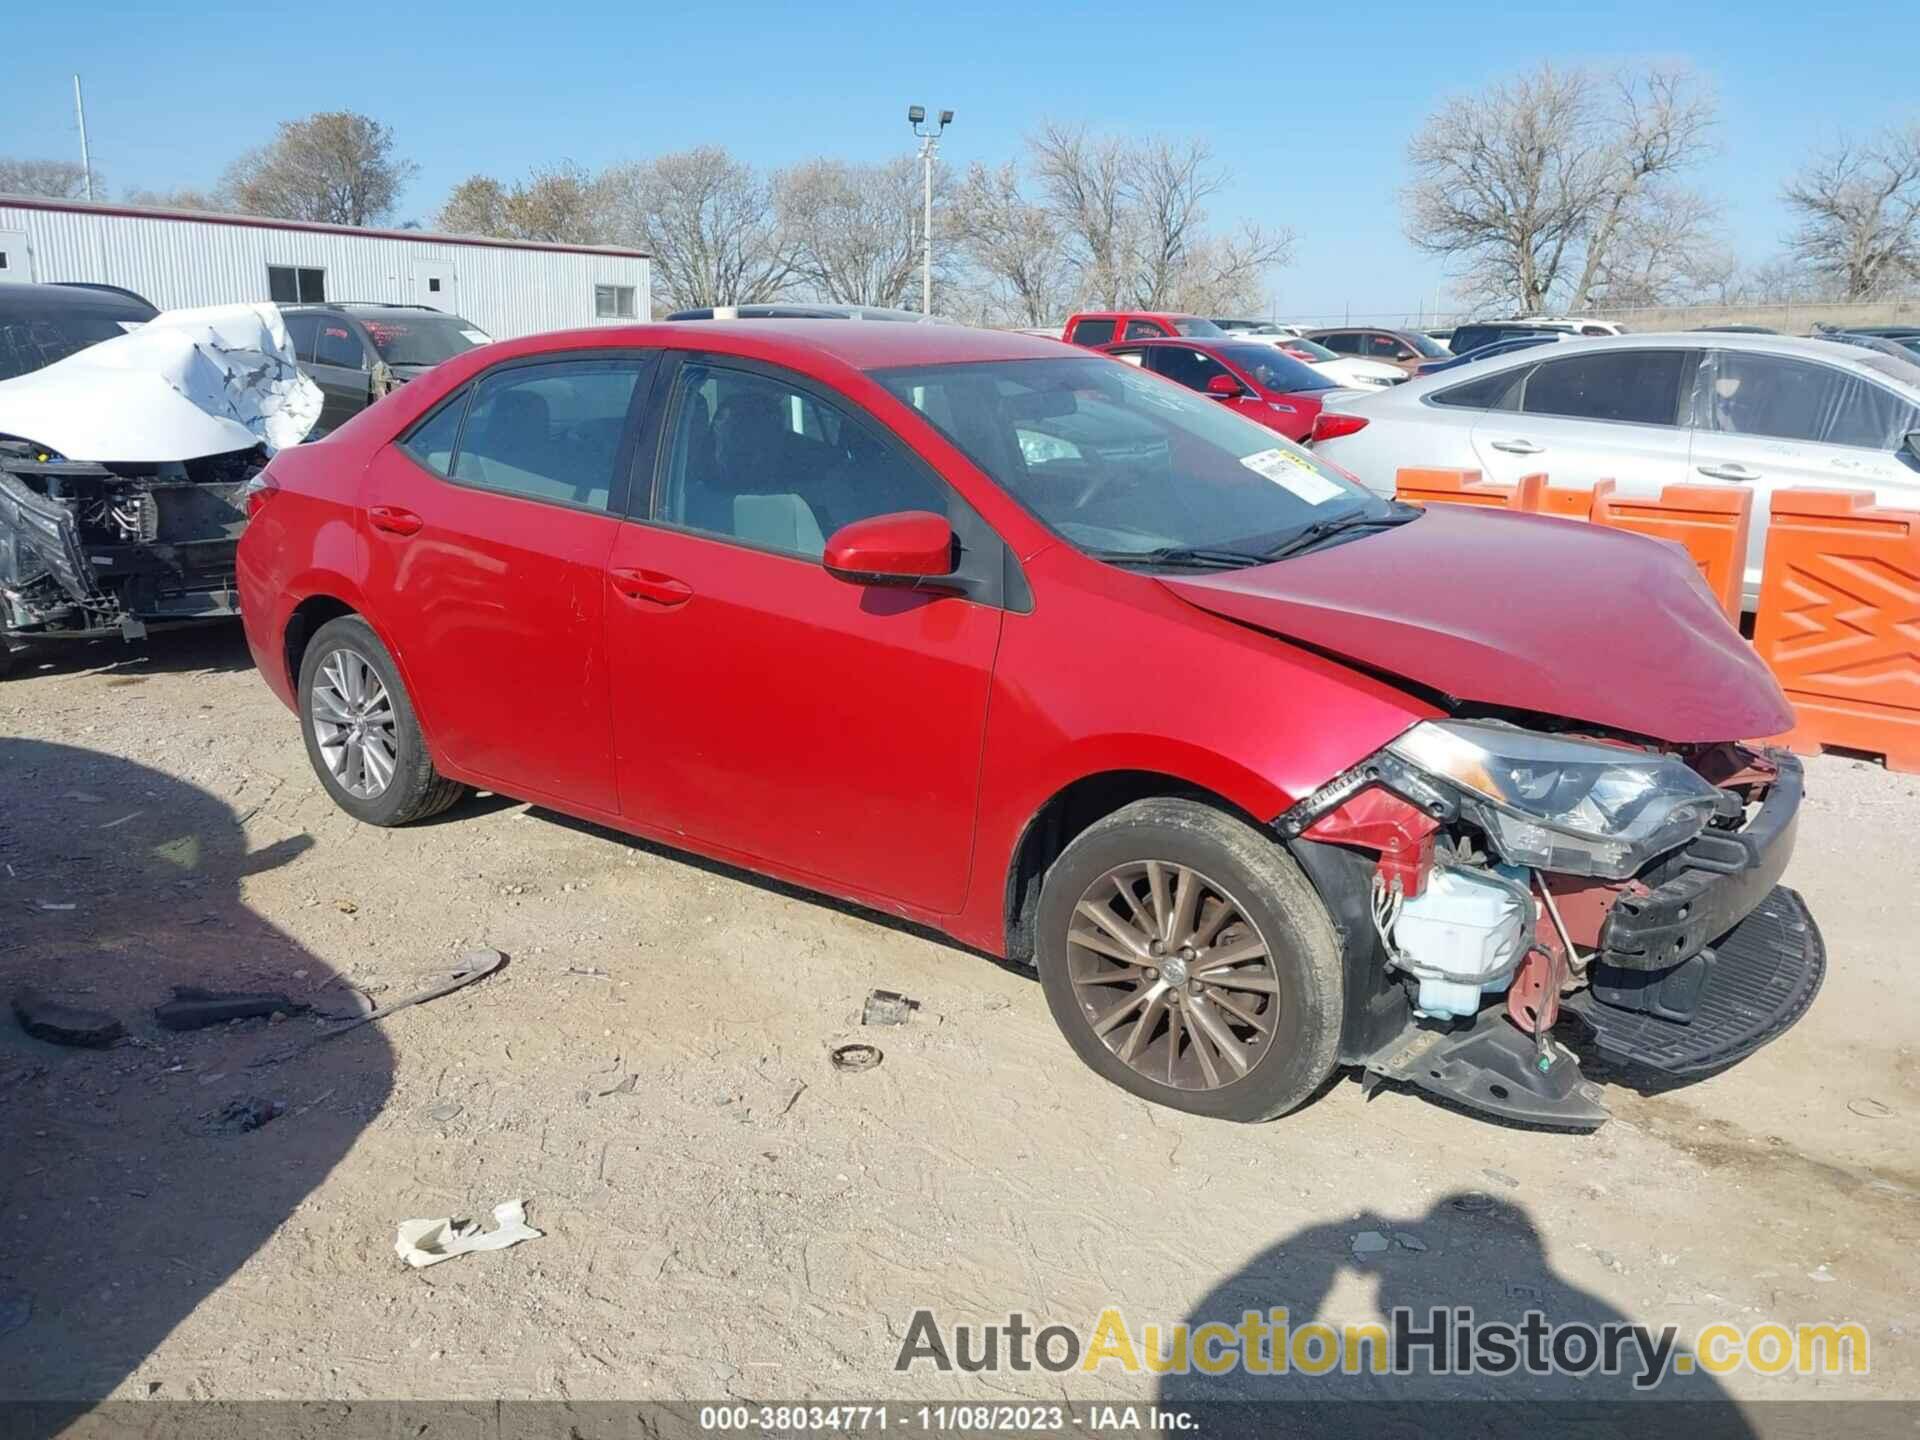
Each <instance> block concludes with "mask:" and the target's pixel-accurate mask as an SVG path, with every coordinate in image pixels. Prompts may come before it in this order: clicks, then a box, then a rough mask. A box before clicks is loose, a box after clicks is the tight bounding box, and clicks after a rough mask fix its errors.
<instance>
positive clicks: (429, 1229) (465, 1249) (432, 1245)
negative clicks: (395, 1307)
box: [393, 1200, 545, 1270]
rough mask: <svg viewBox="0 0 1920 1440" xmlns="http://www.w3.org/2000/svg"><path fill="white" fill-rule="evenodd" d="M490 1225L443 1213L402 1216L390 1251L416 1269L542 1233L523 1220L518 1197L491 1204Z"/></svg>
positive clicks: (502, 1247)
mask: <svg viewBox="0 0 1920 1440" xmlns="http://www.w3.org/2000/svg"><path fill="white" fill-rule="evenodd" d="M493 1226H494V1228H493V1229H491V1230H482V1229H481V1228H480V1225H479V1223H478V1222H477V1221H473V1220H462V1221H461V1222H460V1223H459V1224H457V1225H456V1224H455V1223H454V1222H453V1221H452V1220H451V1219H448V1218H446V1217H445V1216H442V1217H441V1218H440V1219H438V1220H402V1221H401V1222H400V1230H399V1233H398V1234H397V1235H396V1236H395V1238H394V1242H393V1251H394V1254H396V1255H398V1256H399V1257H400V1258H401V1259H402V1260H404V1261H406V1262H407V1264H409V1265H411V1266H412V1267H413V1268H414V1269H416V1270H418V1269H421V1268H422V1267H423V1266H427V1265H438V1264H439V1263H440V1262H441V1261H442V1260H451V1259H453V1257H454V1256H456V1255H465V1254H467V1253H469V1252H470V1251H474V1250H504V1249H506V1248H507V1247H508V1246H509V1245H518V1244H519V1243H520V1242H521V1241H522V1240H538V1239H539V1238H540V1237H541V1235H542V1234H543V1233H545V1232H543V1231H540V1230H535V1229H534V1228H533V1227H532V1226H531V1225H529V1224H527V1207H526V1205H525V1204H524V1203H523V1202H521V1201H519V1200H507V1201H503V1202H502V1203H501V1204H498V1205H496V1206H494V1207H493Z"/></svg>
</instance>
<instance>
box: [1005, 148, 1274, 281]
mask: <svg viewBox="0 0 1920 1440" xmlns="http://www.w3.org/2000/svg"><path fill="white" fill-rule="evenodd" d="M1028 151H1029V155H1030V157H1031V160H1032V165H1033V171H1034V174H1035V177H1036V178H1037V180H1038V181H1039V184H1040V190H1041V194H1042V196H1043V202H1042V203H1043V204H1044V205H1045V208H1046V212H1047V216H1048V219H1049V222H1050V223H1051V225H1052V227H1053V229H1054V231H1055V232H1056V233H1057V234H1058V235H1059V236H1060V237H1061V239H1062V241H1063V250H1064V253H1065V257H1066V260H1067V262H1068V264H1069V265H1070V266H1071V267H1072V270H1073V273H1074V280H1075V287H1074V288H1075V290H1076V291H1077V295H1078V298H1079V300H1080V301H1082V302H1084V303H1090V304H1096V305H1103V306H1140V307H1146V308H1154V309H1168V308H1182V309H1185V308H1201V309H1213V310H1219V309H1223V308H1232V309H1239V308H1245V307H1246V306H1248V305H1249V304H1252V303H1254V302H1257V300H1258V298H1259V292H1260V290H1261V288H1262V287H1261V280H1262V277H1263V275H1264V273H1265V272H1266V271H1267V270H1268V269H1270V268H1272V267H1274V266H1277V265H1284V264H1285V263H1286V262H1287V260H1288V259H1289V258H1290V257H1291V255H1292V249H1293V236H1292V234H1291V233H1290V232H1288V231H1285V230H1281V231H1267V230H1263V229H1262V228H1261V227H1259V226H1257V225H1253V224H1245V225H1243V226H1241V228H1240V230H1239V231H1238V232H1237V233H1235V234H1233V235H1231V236H1223V235H1219V234H1216V233H1214V232H1213V231H1212V230H1210V229H1209V228H1208V223H1207V221H1208V216H1207V209H1206V206H1207V202H1208V201H1209V200H1210V199H1211V198H1212V197H1214V196H1215V195H1217V194H1219V193H1220V191H1222V190H1223V189H1224V188H1225V187H1226V185H1227V181H1228V176H1227V173H1226V171H1225V170H1224V169H1222V168H1221V167H1220V166H1219V165H1217V164H1216V163H1215V160H1214V157H1213V152H1212V151H1211V150H1210V149H1209V148H1208V146H1207V144H1206V142H1204V141H1202V140H1197V139H1189V140H1168V139H1154V140H1145V141H1129V140H1123V139H1118V138H1115V137H1111V136H1095V135H1091V134H1089V133H1088V132H1087V131H1086V130H1084V129H1082V128H1078V127H1070V126H1060V125H1049V126H1047V127H1046V128H1045V129H1043V130H1042V131H1041V132H1040V133H1039V134H1038V135H1036V136H1034V137H1032V138H1031V139H1030V140H1029V141H1028Z"/></svg>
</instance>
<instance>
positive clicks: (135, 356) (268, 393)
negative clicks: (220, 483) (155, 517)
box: [0, 305, 321, 465]
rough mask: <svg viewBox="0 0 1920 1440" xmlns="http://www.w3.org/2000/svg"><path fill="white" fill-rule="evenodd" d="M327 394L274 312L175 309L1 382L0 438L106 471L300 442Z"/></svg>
mask: <svg viewBox="0 0 1920 1440" xmlns="http://www.w3.org/2000/svg"><path fill="white" fill-rule="evenodd" d="M320 405H321V395H320V387H319V386H317V385H315V384H314V383H313V381H312V380H310V379H308V378H307V377H306V376H305V375H303V374H302V373H301V372H300V368H299V366H298V365H296V364H295V363H294V357H293V344H292V342H291V341H290V340H289V339H288V338H287V327H286V322H285V321H283V320H282V319H281V318H280V312H279V310H278V309H276V308H275V307H274V306H272V305H216V306H210V307H208V308H205V309H199V310H169V311H167V312H166V313H164V314H162V315H159V316H157V317H156V318H154V319H152V320H149V321H148V322H147V323H146V324H145V325H142V326H141V327H140V328H139V329H138V330H134V331H131V332H130V333H128V334H125V335H119V336H115V337H114V338H113V339H111V340H103V341H101V342H100V343H99V344H98V345H90V346H88V347H87V348H86V349H85V350H81V351H79V352H78V353H77V354H73V355H69V356H68V357H67V358H66V359H64V360H58V361H55V362H54V363H53V364H51V365H49V366H47V367H46V368H45V369H44V370H35V371H33V372H32V373H31V374H27V375H21V376H19V377H17V378H16V379H12V380H7V381H0V435H12V436H16V437H18V438H19V439H22V440H27V441H31V442H32V443H33V444H35V445H42V446H45V447H46V448H47V449H49V450H52V451H54V452H56V453H57V454H59V455H62V456H64V457H65V458H67V459H69V460H90V461H93V462H95V463H98V464H103V465H114V464H152V463H157V462H162V461H170V460H193V459H198V458H199V457H201V456H203V455H224V454H228V453H230V452H232V451H235V450H251V449H252V448H253V447H254V446H256V445H263V446H265V447H266V449H267V450H268V451H269V452H271V451H275V450H283V449H285V448H286V447H287V446H289V445H297V444H299V443H300V441H301V440H303V439H305V438H306V435H307V432H308V431H309V430H311V429H313V426H314V422H315V421H316V420H318V419H319V418H320Z"/></svg>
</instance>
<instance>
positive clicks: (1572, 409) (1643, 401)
mask: <svg viewBox="0 0 1920 1440" xmlns="http://www.w3.org/2000/svg"><path fill="white" fill-rule="evenodd" d="M1697 353H1698V352H1689V351H1686V350H1616V351H1610V352H1608V353H1607V354H1604V355H1570V356H1568V357H1567V358H1566V359H1564V360H1547V361H1543V362H1542V363H1541V364H1540V365H1538V366H1537V367H1535V369H1534V372H1533V374H1532V376H1531V377H1530V378H1529V379H1528V380H1527V389H1526V396H1525V398H1524V400H1523V401H1522V404H1521V408H1522V409H1523V410H1525V411H1526V413H1527V414H1529V415H1563V416H1566V417H1567V418H1568V419H1572V420H1612V421H1616V422H1619V423H1623V424H1628V425H1671V424H1673V423H1674V417H1675V414H1676V412H1677V411H1678V409H1679V404H1680V376H1681V373H1682V372H1683V371H1684V370H1685V369H1686V368H1687V361H1688V359H1689V356H1690V354H1697Z"/></svg>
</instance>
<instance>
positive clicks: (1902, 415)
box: [1694, 350, 1920, 450]
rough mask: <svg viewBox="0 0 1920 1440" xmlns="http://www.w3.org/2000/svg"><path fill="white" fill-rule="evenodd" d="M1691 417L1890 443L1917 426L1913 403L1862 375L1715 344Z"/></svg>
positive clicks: (1810, 438) (1795, 436)
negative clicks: (1712, 359) (1715, 351)
mask: <svg viewBox="0 0 1920 1440" xmlns="http://www.w3.org/2000/svg"><path fill="white" fill-rule="evenodd" d="M1709 372H1710V373H1711V379H1709V378H1708V375H1709ZM1694 424H1695V425H1696V426H1698V427H1700V428H1701V429H1711V430H1715V431H1717V432H1719V433H1720V434H1722V435H1764V436H1767V437H1769V438H1771V439H1775V440H1800V441H1805V442H1808V443H1811V444H1817V445H1851V446H1857V447H1859V448H1861V449H1868V450H1891V449H1894V448H1896V447H1897V446H1898V445H1899V444H1900V442H1901V440H1902V438H1904V436H1905V435H1906V433H1907V432H1908V431H1909V430H1912V429H1914V428H1916V427H1920V410H1916V408H1915V407H1914V406H1913V405H1911V404H1909V403H1908V402H1907V401H1905V400H1903V399H1901V398H1900V397H1899V396H1898V395H1896V394H1894V392H1893V391H1891V390H1888V389H1886V388H1885V387H1884V386H1881V385H1877V384H1875V383H1874V382H1873V381H1871V380H1869V379H1867V378H1866V377H1865V376H1864V375H1856V374H1853V373H1852V372H1850V371H1846V370H1841V369H1837V368H1836V367H1834V366H1831V365H1816V364H1813V363H1812V362H1810V361H1806V360H1788V359H1785V358H1783V357H1781V356H1778V355H1763V354H1754V353H1751V352H1748V351H1741V350H1722V351H1721V352H1720V353H1719V354H1718V355H1717V356H1716V357H1715V359H1714V363H1713V364H1712V365H1711V366H1705V367H1702V374H1701V384H1700V386H1699V388H1698V389H1697V390H1696V392H1695V395H1694Z"/></svg>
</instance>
